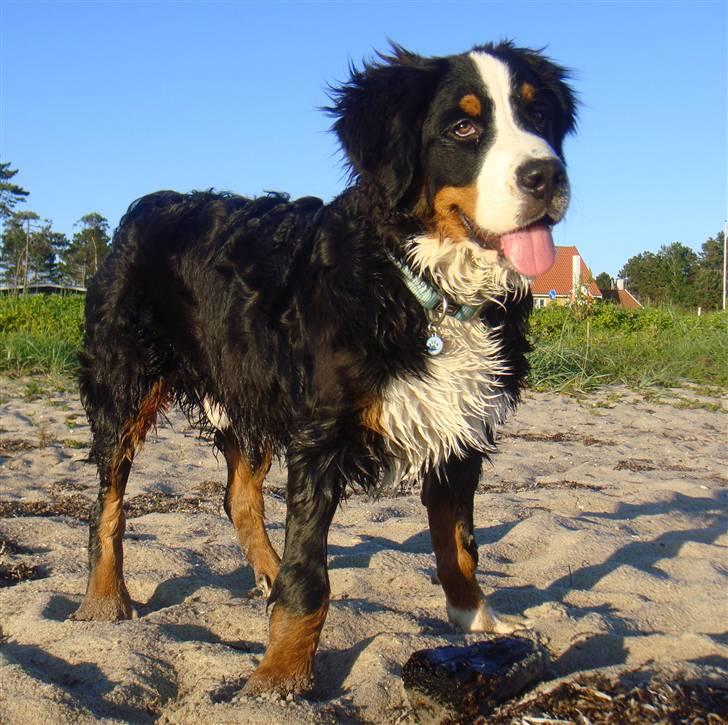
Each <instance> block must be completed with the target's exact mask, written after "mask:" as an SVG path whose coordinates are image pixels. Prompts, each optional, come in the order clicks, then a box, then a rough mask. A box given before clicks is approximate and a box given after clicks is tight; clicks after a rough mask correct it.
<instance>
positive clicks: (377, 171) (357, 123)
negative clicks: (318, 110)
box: [326, 45, 446, 209]
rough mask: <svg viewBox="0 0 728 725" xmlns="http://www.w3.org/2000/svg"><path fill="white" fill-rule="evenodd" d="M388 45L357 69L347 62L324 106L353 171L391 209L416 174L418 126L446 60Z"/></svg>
mask: <svg viewBox="0 0 728 725" xmlns="http://www.w3.org/2000/svg"><path fill="white" fill-rule="evenodd" d="M392 50H393V53H392V55H390V56H380V57H381V62H378V63H370V64H367V65H365V66H364V68H363V69H362V70H357V69H356V68H354V67H353V66H352V68H351V78H350V80H349V81H348V82H347V83H345V84H343V85H342V86H339V87H333V88H331V89H330V97H331V100H332V101H333V104H334V105H333V106H331V107H329V108H327V109H326V110H327V111H328V112H329V113H330V114H331V115H332V116H334V117H335V118H336V121H335V122H334V125H333V129H334V131H336V133H337V135H338V136H339V141H340V142H341V146H342V148H343V150H344V152H345V153H346V155H347V157H348V160H349V164H350V165H351V168H352V171H353V172H354V174H355V175H356V176H358V177H359V178H361V179H363V180H365V181H366V182H368V183H373V184H375V185H376V186H377V187H378V188H379V190H380V191H381V192H382V193H383V195H384V198H385V199H386V201H387V202H388V203H389V205H390V207H391V208H392V209H394V208H396V207H397V206H398V204H399V203H400V202H401V201H402V199H403V198H404V197H405V196H406V195H407V192H408V191H409V189H410V188H411V187H412V184H413V182H414V181H415V180H416V178H417V176H418V168H419V156H420V145H421V139H422V125H423V123H424V117H425V114H426V112H427V108H428V106H429V104H430V101H431V99H432V96H433V94H434V92H435V89H436V87H437V83H438V81H439V79H440V78H441V75H442V71H443V68H444V64H445V63H446V61H445V60H440V59H430V58H422V57H420V56H418V55H415V54H414V53H410V52H408V51H406V50H404V49H403V48H401V47H399V46H396V45H395V46H393V48H392Z"/></svg>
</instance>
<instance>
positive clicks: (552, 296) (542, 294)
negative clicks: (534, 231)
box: [531, 247, 602, 307]
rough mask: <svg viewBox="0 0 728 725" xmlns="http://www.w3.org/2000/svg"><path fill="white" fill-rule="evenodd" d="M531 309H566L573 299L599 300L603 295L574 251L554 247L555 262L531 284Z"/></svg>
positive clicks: (575, 250)
mask: <svg viewBox="0 0 728 725" xmlns="http://www.w3.org/2000/svg"><path fill="white" fill-rule="evenodd" d="M531 292H532V293H533V305H534V307H545V306H546V305H549V304H557V305H566V304H569V303H571V302H573V301H574V298H575V297H576V298H581V299H593V300H601V299H602V292H601V290H600V289H599V287H597V285H596V282H594V280H593V279H592V275H591V272H590V271H589V267H587V266H586V264H585V263H584V260H583V259H582V258H581V255H580V254H579V250H578V249H577V248H576V247H556V261H555V262H554V264H553V266H552V267H551V269H549V270H548V272H544V273H543V274H539V275H538V276H537V277H534V278H533V281H532V282H531Z"/></svg>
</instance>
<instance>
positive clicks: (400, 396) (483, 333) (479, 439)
mask: <svg viewBox="0 0 728 725" xmlns="http://www.w3.org/2000/svg"><path fill="white" fill-rule="evenodd" d="M440 335H441V337H442V339H443V341H444V343H445V347H444V349H443V351H442V353H441V354H440V355H437V356H435V357H431V358H428V364H427V374H426V375H425V376H424V377H422V378H417V377H414V376H409V377H406V378H397V379H395V380H393V381H392V382H391V383H390V384H389V386H388V387H387V389H386V390H385V393H384V399H383V403H382V410H381V418H380V424H381V426H382V428H383V430H384V433H385V437H386V439H387V445H388V446H389V449H390V452H391V453H392V456H393V459H394V468H395V470H394V471H392V472H391V473H392V474H393V475H395V476H396V477H397V478H402V477H405V478H419V477H420V476H421V475H422V474H423V473H424V472H426V471H427V470H430V469H432V468H434V467H435V466H437V465H438V464H440V463H441V462H443V461H444V460H445V459H447V458H448V457H449V456H450V455H452V454H455V455H457V454H460V453H463V452H464V451H465V450H466V449H469V448H474V449H476V450H481V451H488V450H491V449H492V446H491V444H490V443H489V436H488V428H490V430H491V431H495V429H496V427H497V426H498V425H499V424H500V423H501V422H502V421H503V420H504V418H505V415H506V413H507V412H508V411H509V410H510V409H511V408H512V407H513V400H512V399H511V396H510V395H509V394H508V393H507V392H506V391H505V390H504V389H503V386H502V384H501V383H500V382H499V379H498V378H499V376H502V375H507V374H508V373H509V370H508V369H507V368H506V366H505V365H504V362H503V357H502V354H501V349H500V342H499V332H498V331H497V330H493V329H490V328H488V327H486V326H485V325H483V324H482V323H481V322H479V321H477V320H476V321H471V322H459V321H458V320H454V319H452V318H450V317H448V318H446V319H445V320H444V321H443V323H442V325H441V326H440ZM423 342H424V341H423Z"/></svg>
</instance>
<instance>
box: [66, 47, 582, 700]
mask: <svg viewBox="0 0 728 725" xmlns="http://www.w3.org/2000/svg"><path fill="white" fill-rule="evenodd" d="M567 76H568V74H567V71H566V70H565V69H564V68H562V67H560V66H558V65H556V64H554V63H553V62H552V61H550V60H549V59H548V58H546V57H545V56H544V55H543V54H542V53H541V52H539V51H534V50H528V49H524V48H518V47H516V46H515V45H514V44H512V43H510V42H503V43H500V44H497V45H493V44H489V45H483V46H477V47H475V48H473V50H472V51H470V52H467V53H464V54H462V55H454V56H449V57H433V58H428V57H422V56H419V55H416V54H414V53H411V52H408V51H406V50H404V49H403V48H401V47H398V46H394V48H393V50H392V51H391V52H390V54H389V55H386V56H385V55H383V56H380V57H379V58H378V59H377V60H376V61H374V62H371V63H368V64H365V65H364V67H363V68H362V69H361V70H358V69H355V68H352V71H351V77H350V79H349V80H348V81H347V82H346V83H344V84H343V85H341V86H339V87H336V88H333V89H331V102H332V105H331V107H330V108H328V109H327V110H328V112H329V113H330V114H332V116H333V117H334V119H335V120H334V123H333V129H334V130H335V132H336V134H337V135H338V138H339V140H340V143H341V146H342V148H343V151H344V153H345V155H346V157H347V159H348V163H349V164H350V167H351V172H352V173H351V183H350V184H349V186H348V188H347V189H346V190H345V191H344V192H343V193H342V194H341V195H340V196H338V197H337V198H335V199H334V200H333V201H332V202H331V203H329V204H324V203H323V202H322V201H321V200H320V199H316V198H312V197H306V198H301V199H297V200H295V201H291V200H290V199H289V198H288V196H286V195H283V194H273V193H271V194H267V195H265V196H261V197H259V198H253V199H248V198H243V197H240V196H235V195H232V194H226V193H213V192H193V193H189V194H180V193H176V192H173V191H161V192H158V193H154V194H150V195H148V196H145V197H142V198H141V199H139V200H137V201H135V202H134V203H133V204H132V205H131V206H130V208H129V210H128V211H127V213H126V214H125V215H124V217H123V218H122V220H121V222H120V224H119V227H118V228H117V230H116V232H115V235H114V240H113V246H112V251H111V253H110V254H109V256H108V257H107V259H106V261H105V263H104V264H103V266H102V268H101V269H100V270H99V272H98V274H96V275H95V276H94V278H93V281H92V283H91V284H90V286H89V289H88V295H87V300H86V331H85V342H84V346H83V351H82V353H81V356H80V360H81V366H80V390H81V398H82V401H83V404H84V406H85V408H86V411H87V414H88V418H89V421H90V424H91V430H92V433H93V444H92V449H91V455H92V459H93V460H94V461H95V463H96V464H97V466H98V472H99V476H100V492H99V496H98V500H97V502H96V503H95V506H94V508H93V511H92V515H91V527H90V529H91V530H90V542H89V566H90V573H89V580H88V586H87V590H86V595H85V598H84V600H83V602H82V604H81V606H80V608H79V609H78V611H77V612H76V613H75V615H74V616H75V618H76V619H79V620H115V619H125V618H129V617H130V616H131V614H132V603H131V599H130V597H129V593H128V591H127V588H126V585H125V583H124V578H123V572H122V559H123V553H122V536H123V533H124V511H123V507H122V501H123V496H124V489H125V486H126V482H127V478H128V476H129V471H130V469H131V467H132V462H133V460H134V457H135V454H136V453H137V452H138V450H139V448H140V446H141V445H142V443H143V442H144V439H145V435H146V433H147V431H148V430H149V429H150V428H151V427H152V426H154V424H155V421H156V418H157V416H158V415H159V414H160V413H163V411H164V410H165V409H166V408H167V407H168V406H170V405H172V404H177V405H179V406H180V407H181V408H182V409H183V410H184V411H185V412H186V414H187V416H188V417H189V419H190V421H191V423H192V424H193V425H195V426H197V427H198V428H199V429H201V430H202V431H203V432H207V433H209V434H210V437H211V438H213V439H214V442H215V445H216V446H217V447H218V448H219V450H221V451H222V453H223V454H224V457H225V460H226V461H227V469H228V480H227V490H226V494H225V510H226V511H227V514H228V516H229V517H230V519H231V521H232V523H233V524H234V526H235V529H236V532H237V536H238V539H239V541H240V544H241V546H242V549H243V552H244V554H245V556H246V558H247V560H248V562H249V563H250V565H251V566H252V568H253V570H254V573H255V578H256V582H257V583H258V587H259V588H260V589H262V590H263V592H264V593H265V594H267V596H268V602H269V604H271V605H273V609H272V612H271V615H270V633H269V644H268V647H267V650H266V653H265V656H264V657H263V659H262V661H261V662H260V664H259V666H258V667H257V669H256V670H255V672H253V673H252V675H251V676H250V678H249V680H248V682H247V685H246V691H247V692H249V693H255V692H260V691H271V690H273V691H279V692H301V691H303V690H305V689H307V688H308V687H310V685H311V682H312V673H313V661H314V653H315V651H316V647H317V645H318V641H319V636H320V634H321V629H322V626H323V624H324V620H325V618H326V613H327V609H328V604H329V591H330V588H329V577H328V573H327V566H326V556H327V534H328V529H329V526H330V524H331V520H332V518H333V516H334V513H335V512H336V508H337V506H338V504H339V502H340V501H341V499H342V497H343V496H344V495H345V493H346V491H347V489H349V488H350V487H357V486H358V487H361V488H362V489H364V490H367V491H377V490H381V489H382V487H383V486H387V485H390V486H391V485H396V484H397V482H402V481H407V482H416V483H418V484H419V485H420V486H421V492H422V493H421V496H422V502H423V504H424V506H425V508H426V510H427V517H428V522H429V527H430V532H431V537H432V545H433V548H434V552H435V557H436V562H437V575H438V579H439V582H440V583H441V585H442V588H443V589H444V592H445V599H446V604H447V614H448V617H449V619H450V621H451V623H452V624H453V625H454V626H456V627H457V628H459V629H461V630H464V631H466V632H475V631H484V632H504V631H511V629H512V627H513V625H511V624H510V623H509V622H508V621H507V620H506V619H505V618H503V617H499V616H498V615H497V614H496V613H494V612H493V610H491V609H490V608H489V606H488V604H487V603H486V599H485V597H484V595H483V593H482V591H481V589H480V587H479V585H478V581H477V577H476V567H477V561H478V549H477V545H476V542H475V539H474V537H473V496H474V493H475V490H476V487H477V485H478V479H479V475H480V468H481V461H482V459H483V457H484V456H487V455H488V453H489V452H491V451H492V450H493V444H494V435H495V431H496V429H497V427H498V425H499V424H500V423H501V422H502V421H503V419H504V417H505V416H506V414H507V413H508V412H509V411H511V410H512V409H513V408H514V406H515V404H516V402H517V401H518V398H519V390H520V388H521V386H522V385H523V380H524V376H525V375H526V372H527V362H526V353H527V351H528V343H527V340H526V337H525V329H526V324H527V318H528V315H529V312H530V310H531V302H532V301H531V295H530V293H529V278H531V277H533V276H534V275H538V274H540V273H542V272H544V271H545V270H547V269H548V268H549V267H550V266H551V264H552V263H553V260H554V256H555V251H554V245H553V241H552V236H551V228H552V226H553V225H554V224H556V223H557V222H559V221H560V220H561V218H562V217H563V216H564V213H565V212H566V208H567V206H568V203H569V182H568V178H567V174H566V170H565V164H564V158H563V152H562V142H563V140H564V137H565V135H566V134H568V133H569V132H570V131H572V130H573V129H574V127H575V108H576V100H575V95H574V93H573V91H572V90H571V89H570V88H569V86H568V85H567V83H566V80H567ZM273 457H278V458H280V459H282V460H284V461H285V462H286V464H287V468H288V483H287V498H286V503H287V515H286V535H285V546H284V550H283V554H282V556H281V557H279V555H278V553H277V552H276V551H275V550H274V548H273V547H272V546H271V543H270V540H269V538H268V535H267V533H266V530H265V523H264V513H263V497H262V493H261V488H262V484H263V479H264V478H265V476H266V473H267V472H268V469H269V467H270V465H271V460H272V458H273Z"/></svg>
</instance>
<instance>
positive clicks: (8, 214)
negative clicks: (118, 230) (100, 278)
mask: <svg viewBox="0 0 728 725" xmlns="http://www.w3.org/2000/svg"><path fill="white" fill-rule="evenodd" d="M17 173H18V170H17V169H12V168H10V163H9V162H8V163H2V162H0V221H1V222H2V225H3V231H2V244H0V279H1V280H2V283H3V284H4V285H7V286H12V287H15V288H25V287H27V285H29V284H34V283H43V282H51V283H56V284H64V285H69V286H74V287H75V286H79V287H85V286H86V285H87V283H88V281H89V279H90V278H91V277H92V276H93V275H94V274H95V273H96V270H98V268H99V265H100V264H101V262H102V261H103V259H104V257H105V256H106V255H107V254H108V253H109V250H110V248H111V244H110V243H111V239H110V237H109V222H108V220H107V219H106V218H105V217H103V216H102V215H101V214H99V213H97V212H91V213H89V214H84V216H82V217H81V218H80V219H79V220H78V222H76V225H75V226H76V227H77V231H76V232H75V233H74V235H73V237H72V238H71V239H69V238H68V237H67V236H66V235H65V234H63V233H62V232H57V231H55V230H54V229H53V226H52V222H51V221H50V220H48V219H42V218H41V217H40V215H38V214H36V213H35V212H34V211H29V210H17V209H16V207H17V206H18V205H19V204H22V203H24V202H25V201H27V198H28V196H29V195H30V192H28V191H26V190H25V189H23V188H22V187H21V186H18V185H17V184H15V183H13V181H12V179H13V177H14V176H15V175H16V174H17Z"/></svg>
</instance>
